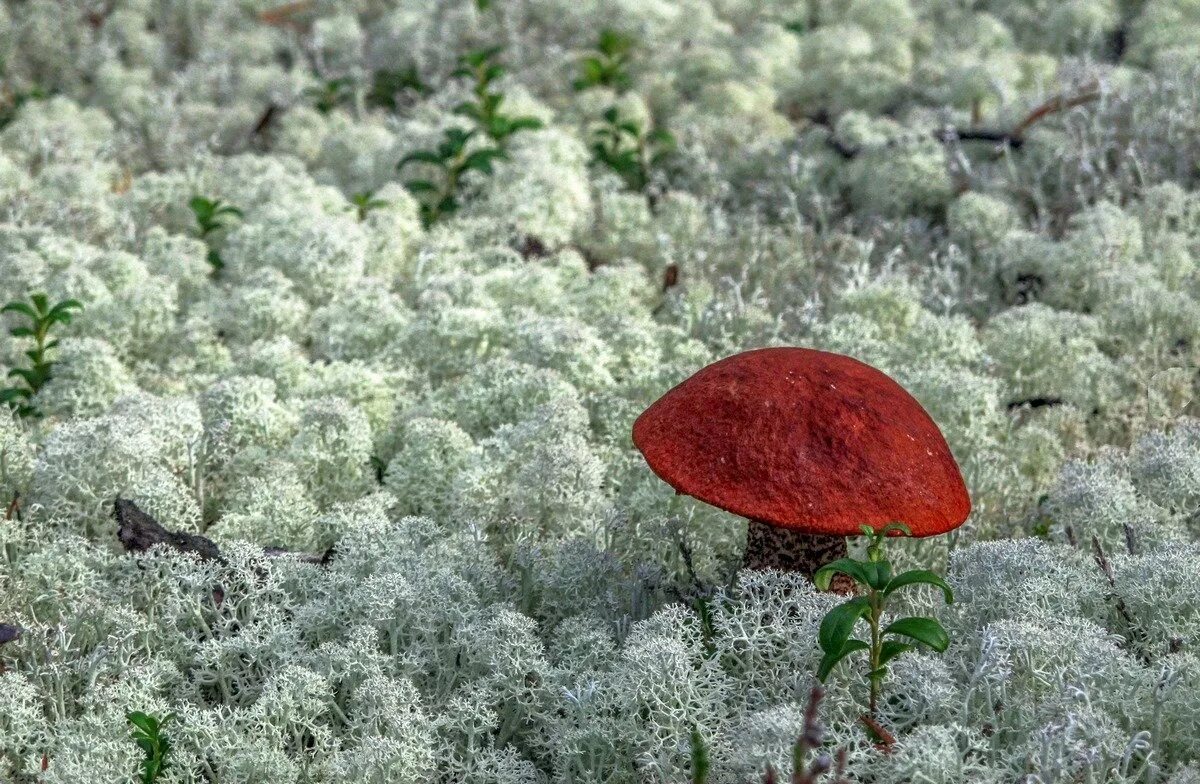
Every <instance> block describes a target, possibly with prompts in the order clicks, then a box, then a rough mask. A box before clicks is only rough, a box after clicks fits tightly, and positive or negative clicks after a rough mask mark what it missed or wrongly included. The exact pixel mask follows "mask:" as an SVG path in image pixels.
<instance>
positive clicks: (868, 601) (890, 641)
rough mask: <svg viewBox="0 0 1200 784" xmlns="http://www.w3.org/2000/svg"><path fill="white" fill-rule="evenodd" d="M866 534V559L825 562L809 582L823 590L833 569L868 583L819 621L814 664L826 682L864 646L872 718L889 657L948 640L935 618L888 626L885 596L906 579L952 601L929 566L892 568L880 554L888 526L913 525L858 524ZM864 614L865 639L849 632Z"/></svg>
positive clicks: (902, 527)
mask: <svg viewBox="0 0 1200 784" xmlns="http://www.w3.org/2000/svg"><path fill="white" fill-rule="evenodd" d="M862 528H863V529H864V531H863V532H864V534H866V535H868V536H870V537H871V544H870V545H869V546H868V548H867V560H865V561H860V560H856V559H853V558H840V559H838V560H836V561H834V562H833V563H830V564H826V565H825V566H823V567H821V568H820V569H818V570H817V572H816V574H814V575H813V582H814V583H815V584H816V586H817V587H818V588H821V589H822V590H825V589H828V588H829V585H830V582H831V581H832V580H833V576H834V574H837V573H841V574H845V575H847V576H849V577H850V578H852V579H853V580H854V582H855V583H856V584H857V585H858V586H861V587H862V588H865V589H866V592H865V593H864V594H862V595H859V596H855V597H854V598H852V599H849V600H848V601H846V602H843V603H842V604H840V605H838V606H837V607H834V608H833V609H832V610H830V611H829V612H828V613H827V614H826V615H825V617H824V618H823V619H822V621H821V627H820V629H819V631H818V636H817V643H818V644H819V645H820V646H821V650H822V651H824V653H825V655H824V657H823V658H822V659H821V663H820V665H819V667H818V669H817V678H818V679H819V680H821V681H822V682H824V681H825V680H826V678H828V677H829V674H830V673H831V672H832V671H833V668H834V667H835V666H837V664H838V662H840V661H842V660H843V659H845V658H847V657H848V656H850V655H852V654H855V653H857V652H859V651H866V652H867V655H868V657H869V662H870V671H869V674H868V678H869V679H870V702H869V705H868V710H869V713H870V716H871V717H872V718H873V717H874V716H875V713H876V709H877V707H878V702H879V693H880V690H881V688H882V685H883V679H884V678H885V677H886V675H887V672H888V662H890V661H891V660H892V659H894V658H896V657H897V656H899V655H901V654H903V653H906V652H908V651H911V650H913V649H914V648H915V647H916V645H917V644H921V645H927V646H929V647H930V648H932V649H933V650H935V651H937V652H938V653H941V652H943V651H945V650H946V648H947V646H949V644H950V636H949V635H948V634H947V633H946V630H945V629H944V628H942V625H941V624H940V623H938V622H937V621H936V620H934V619H933V618H917V617H913V618H900V619H899V620H896V621H893V622H891V623H890V624H888V625H887V626H884V625H883V617H884V613H885V611H886V609H887V603H888V600H889V599H890V598H891V596H892V595H893V594H894V593H895V592H896V591H898V590H900V589H901V588H904V587H906V586H910V585H932V586H936V587H937V588H940V589H941V590H942V594H943V595H944V597H945V600H946V603H947V604H952V603H953V602H954V593H953V591H951V590H950V586H949V585H948V584H947V583H946V581H945V580H943V579H942V578H941V577H939V576H938V575H937V574H935V573H933V572H931V571H929V570H927V569H912V570H910V571H907V572H901V573H900V574H897V575H894V576H893V574H892V565H891V563H890V562H889V561H888V560H887V559H886V558H884V554H883V544H884V539H885V538H886V537H887V536H888V534H889V533H891V532H892V531H902V532H903V533H904V534H905V535H907V536H911V535H912V531H911V530H909V528H908V526H906V525H904V524H903V523H898V522H897V523H888V524H887V525H885V526H884V527H883V528H881V529H880V530H879V531H875V530H874V529H872V528H871V527H870V526H865V525H864V526H862ZM863 620H865V621H866V623H867V626H868V628H869V635H868V639H866V640H861V639H858V638H857V637H853V636H851V635H852V634H853V633H854V629H855V627H856V626H857V625H858V623H859V621H863Z"/></svg>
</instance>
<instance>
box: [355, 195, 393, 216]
mask: <svg viewBox="0 0 1200 784" xmlns="http://www.w3.org/2000/svg"><path fill="white" fill-rule="evenodd" d="M350 203H351V204H353V205H354V209H355V210H356V211H357V213H358V220H359V221H360V222H361V221H365V220H366V219H367V215H369V214H370V213H371V210H377V209H379V208H380V207H386V206H388V205H389V204H391V202H389V201H388V200H387V199H376V198H375V194H374V191H364V192H363V193H356V194H354V195H353V196H351V197H350Z"/></svg>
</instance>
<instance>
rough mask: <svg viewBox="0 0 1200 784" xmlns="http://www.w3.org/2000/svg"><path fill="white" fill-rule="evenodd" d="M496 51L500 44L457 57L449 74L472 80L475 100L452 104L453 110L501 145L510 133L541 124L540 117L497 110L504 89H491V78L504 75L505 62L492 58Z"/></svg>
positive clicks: (493, 79) (497, 52)
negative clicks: (522, 115)
mask: <svg viewBox="0 0 1200 784" xmlns="http://www.w3.org/2000/svg"><path fill="white" fill-rule="evenodd" d="M499 53H500V47H499V46H492V47H489V48H487V49H479V50H477V51H474V52H468V53H467V54H465V55H463V56H462V58H460V60H459V67H458V68H457V69H456V70H455V71H454V73H453V74H452V75H453V76H462V77H466V78H468V79H472V80H474V82H475V84H474V87H473V88H472V90H471V92H472V94H473V95H474V100H473V101H464V102H463V103H460V104H459V105H458V106H456V107H454V112H455V114H461V115H462V116H464V117H470V118H471V119H472V120H474V121H475V124H476V126H477V127H478V128H479V130H480V131H482V132H483V133H485V134H487V136H488V137H489V138H491V140H492V141H494V142H496V143H497V144H498V145H500V146H501V147H503V146H504V144H505V143H506V142H507V141H508V138H509V137H510V136H512V135H513V134H515V133H517V132H518V131H526V130H536V129H537V128H541V127H542V121H541V120H539V119H538V118H536V117H514V116H512V115H509V114H505V113H504V112H502V111H501V110H500V106H501V104H503V103H504V93H501V92H496V91H494V90H493V89H492V85H493V82H495V81H496V80H497V79H499V78H500V77H501V76H503V75H504V66H502V65H500V64H499V63H497V62H496V61H495V58H496V55H498V54H499Z"/></svg>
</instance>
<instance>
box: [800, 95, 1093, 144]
mask: <svg viewBox="0 0 1200 784" xmlns="http://www.w3.org/2000/svg"><path fill="white" fill-rule="evenodd" d="M1100 94H1101V91H1100V85H1099V83H1098V82H1095V81H1092V82H1089V83H1088V84H1086V85H1085V86H1084V87H1082V88H1081V89H1080V91H1079V92H1077V93H1074V94H1072V95H1067V94H1065V93H1059V94H1058V95H1055V96H1053V97H1051V98H1049V99H1047V100H1045V101H1043V102H1042V103H1040V104H1038V105H1037V106H1035V107H1034V108H1033V109H1032V110H1030V111H1029V113H1028V114H1026V115H1025V117H1023V118H1022V119H1021V121H1020V122H1018V123H1017V124H1015V125H1014V126H1012V127H1011V128H994V127H986V126H975V125H972V126H970V127H966V128H959V127H958V126H954V125H947V126H944V127H942V128H938V129H935V130H934V131H933V132H932V135H933V138H934V139H936V140H937V141H939V142H942V143H943V144H948V143H950V142H956V141H979V142H993V143H995V144H1002V145H1004V146H1006V147H1010V148H1012V149H1014V150H1015V149H1018V148H1020V147H1021V145H1023V144H1024V143H1025V133H1026V132H1027V131H1028V130H1029V129H1030V128H1031V127H1032V126H1034V125H1036V124H1037V123H1038V122H1040V121H1041V120H1042V119H1043V118H1045V117H1049V116H1050V115H1052V114H1058V113H1059V112H1064V111H1066V110H1067V109H1072V108H1074V107H1076V106H1082V105H1084V104H1087V103H1091V102H1092V101H1095V100H1096V99H1098V98H1099V97H1100ZM804 119H807V120H808V121H809V122H812V123H815V124H817V125H824V126H826V127H828V128H832V122H831V120H830V118H829V116H828V115H827V114H824V113H822V114H817V115H807V116H805V117H804ZM826 144H827V145H828V146H829V148H830V149H831V150H833V151H834V152H836V153H837V154H838V155H839V156H840V157H842V158H845V159H847V160H849V159H851V158H854V157H856V156H857V155H858V154H859V153H860V152H862V150H861V148H859V147H852V146H850V145H848V144H846V143H844V142H842V141H841V140H839V139H837V138H836V137H834V136H832V135H831V136H830V137H829V139H828V140H826Z"/></svg>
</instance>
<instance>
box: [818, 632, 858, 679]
mask: <svg viewBox="0 0 1200 784" xmlns="http://www.w3.org/2000/svg"><path fill="white" fill-rule="evenodd" d="M870 647H871V646H869V645H867V644H866V643H865V642H863V641H862V640H858V639H850V640H846V642H845V644H844V645H842V647H841V648H839V649H838V650H836V651H832V652H826V654H825V656H824V658H822V659H821V664H820V665H819V666H818V667H817V680H819V681H821V682H822V683H824V682H825V679H826V678H828V677H829V673H831V672H833V668H834V667H836V666H837V664H838V662H840V661H841V660H842V659H844V658H846V657H847V656H849V655H850V654H852V653H854V652H855V651H865V650H867V649H868V648H870Z"/></svg>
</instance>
